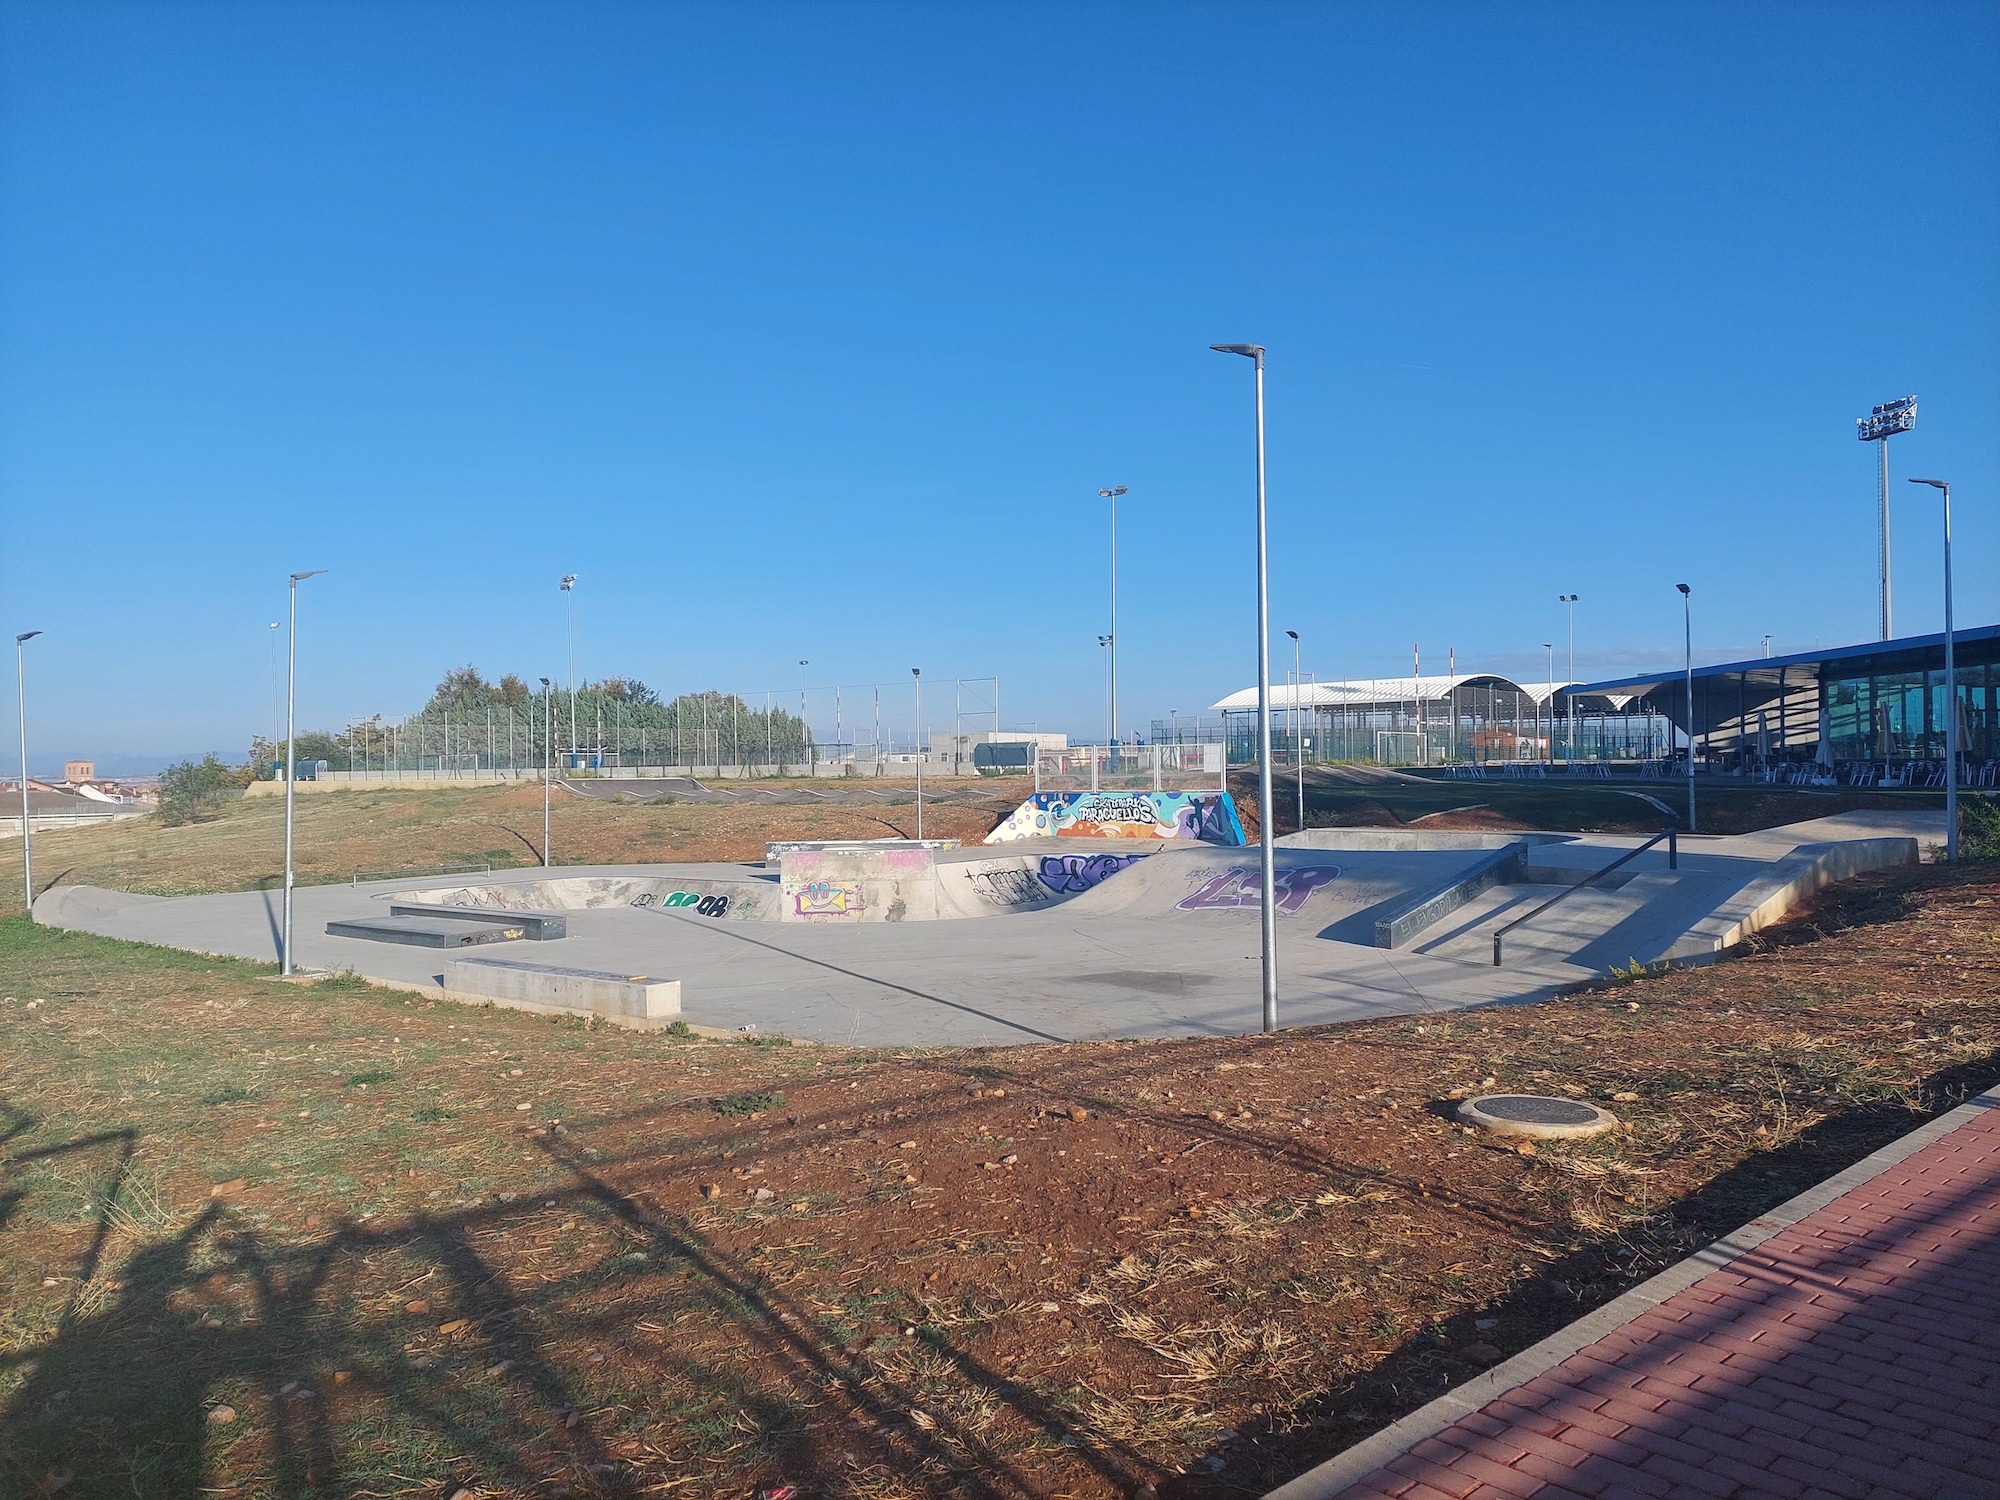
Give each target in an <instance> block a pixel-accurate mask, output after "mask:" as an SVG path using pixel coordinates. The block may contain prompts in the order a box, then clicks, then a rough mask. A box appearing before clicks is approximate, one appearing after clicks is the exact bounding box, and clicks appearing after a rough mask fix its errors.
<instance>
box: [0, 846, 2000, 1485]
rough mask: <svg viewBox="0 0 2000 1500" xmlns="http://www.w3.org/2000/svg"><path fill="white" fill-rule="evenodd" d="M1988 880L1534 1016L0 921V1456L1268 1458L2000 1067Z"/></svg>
mask: <svg viewBox="0 0 2000 1500" xmlns="http://www.w3.org/2000/svg"><path fill="white" fill-rule="evenodd" d="M1996 902H2000V874H1996V872H1994V871H1993V870H1991V869H1990V868H1989V869H1988V870H1987V871H1986V872H1984V873H1983V874H1982V873H1980V872H1978V871H1968V872H1965V873H1964V874H1963V875H1954V874H1953V873H1951V872H1946V871H1940V870H1935V869H1933V870H1927V871H1924V872H1920V873H1916V874H1910V875H1902V876H1897V877H1895V878H1889V879H1881V880H1876V881H1872V882H1869V883H1867V884H1864V885H1860V886H1857V887H1854V888H1850V889H1848V890H1845V891H1841V892H1837V893H1834V894H1833V895H1832V896H1830V897H1829V898H1828V899H1827V900H1826V901H1824V902H1822V904H1821V905H1820V906H1819V907H1818V908H1817V909H1816V910H1815V911H1814V912H1813V913H1812V914H1810V915H1809V916H1808V918H1807V919H1805V920H1804V921H1802V922H1799V923H1795V924H1793V925H1792V926H1791V927H1789V928H1787V929H1784V930H1781V931H1779V932H1777V933H1774V934H1771V935H1769V937H1768V940H1767V944H1766V947H1765V948H1764V950H1763V951H1761V952H1758V953H1755V954H1751V955H1747V956H1745V957H1743V958H1741V959H1739V960H1737V961H1734V962H1731V963H1728V964H1724V965H1720V966H1717V967H1715V968H1713V969H1707V970H1700V971H1690V972H1685V973H1679V974H1673V975H1670V976H1666V977H1663V978H1653V979H1642V980H1639V981H1636V982H1634V983H1631V984H1629V985H1623V986H1619V987H1616V988H1611V989H1607V990H1605V991H1602V992H1598V993H1593V994H1586V995H1579V996H1574V997H1571V998H1568V999H1565V1000H1561V1001H1556V1002H1551V1003H1549V1004H1546V1005H1541V1006H1509V1007H1500V1008H1496V1009H1493V1010H1486V1011H1476V1012H1458V1013H1454V1014H1451V1015H1448V1016H1434V1017H1422V1018H1402V1019H1395V1020H1387V1021H1380V1022H1370V1023H1364V1024H1359V1025H1353V1026H1345V1027H1331V1028H1323V1029H1320V1030H1316V1031H1307V1032H1293V1033H1286V1034H1283V1035H1280V1036H1278V1037H1276V1038H1271V1039H1263V1038H1256V1037H1246V1038H1221V1039H1208V1040H1194V1041H1178V1042H1162V1043H1150V1044H1125V1043H1103V1044H1088V1045H1077V1046H1068V1047H1022V1048H1008V1049H983V1050H979V1051H975V1052H970V1053H937V1054H894V1053H855V1052H846V1051H841V1050H838V1049H832V1048H815V1047H806V1046H769V1045H765V1046H750V1045H729V1044H720V1043H705V1042H701V1041H698V1040H692V1039H677V1038H671V1037H661V1036H635V1035H632V1034H628V1033H622V1032H606V1031H603V1030H595V1029H591V1028H589V1027H586V1026H583V1025H580V1024H576V1023H565V1024H556V1023H552V1022H549V1021H545V1020H538V1019H535V1018H532V1017H527V1016H522V1015H518V1014H514V1013H509V1012H499V1011H482V1010H471V1009H464V1008H459V1007H454V1006H449V1005H442V1004H436V1003H432V1002H427V1001H423V1000H420V999H417V998H415V997H410V996H404V995H400V994H397V993H395V992H389V991H379V990H370V989H366V988H365V987H360V986H355V985H350V984H344V983H340V982H330V983H322V984H318V985H308V986H293V985H279V984H277V983H274V982H273V981H272V980H271V979H270V978H269V977H268V971H267V970H264V969H260V968H259V967H257V966H255V965H250V964H244V963H228V962H218V961H214V960H209V959H202V958H196V957H193V956H191V955H185V954H179V953H173V952H166V951H162V950H149V949H143V948H137V947H134V946H131V945H125V944H118V943H113V942H109V941H106V940H103V939H98V938H93V937H89V936H85V935H75V934H62V933H56V932H50V931H46V930H41V929H31V928H29V927H28V926H27V925H26V924H25V923H22V922H20V921H18V920H9V921H6V922H0V970H4V973H5V974H6V976H7V978H6V980H5V981H4V983H0V991H4V993H0V1035H4V1036H5V1038H6V1041H5V1043H4V1048H5V1052H4V1056H0V1079H4V1082H0V1090H4V1092H0V1136H4V1137H5V1139H4V1144H0V1159H4V1171H5V1176H4V1180H0V1406H4V1421H5V1423H6V1431H7V1433H8V1439H7V1442H6V1444H5V1445H4V1446H0V1493H4V1494H10V1495H11V1494H33V1493H45V1494H49V1495H58V1496H62V1495H93V1496H94V1495H111V1494H121V1495H122V1494H131V1495H136V1496H141V1497H150V1496H162V1497H164V1496H185V1495H190V1494H193V1493H196V1492H197V1491H198V1490H203V1489H208V1490H212V1491H214V1492H217V1493H229V1494H233V1495H242V1496H246V1497H256V1496H272V1497H277V1496H295V1495H303V1494H311V1493H341V1494H353V1495H377V1496H385V1495H417V1496H438V1497H442V1496H445V1495H449V1494H450V1493H451V1492H452V1491H453V1490H454V1489H456V1488H457V1487H459V1486H461V1485H463V1486H467V1487H470V1488H472V1489H473V1492H474V1493H475V1494H479V1495H482V1496H485V1495H509V1496H520V1497H526V1496H530V1495H534V1496H538V1497H539V1496H549V1495H560V1494H565V1493H567V1494H570V1495H603V1496H638V1495H654V1494H664V1495H682V1494H685V1495H710V1494H731V1495H742V1494H747V1493H750V1492H752V1491H753V1490H754V1489H756V1488H757V1487H759V1486H764V1485H771V1484H777V1483H793V1484H798V1485H800V1486H801V1487H802V1488H803V1489H804V1490H805V1491H806V1492H807V1493H812V1494H822V1495H832V1496H854V1497H877V1496H880V1497H891V1496H931V1495H946V1494H964V1495H974V1496H994V1497H999V1496H1007V1497H1013V1496H1025V1495H1033V1494H1068V1495H1076V1496H1093V1497H1096V1496H1103V1497H1109V1496H1112V1495H1129V1494H1132V1493H1134V1492H1137V1491H1139V1490H1141V1489H1142V1488H1143V1487H1146V1486H1149V1485H1150V1486H1153V1487H1155V1488H1157V1489H1158V1490H1159V1492H1161V1493H1162V1494H1167V1495H1174V1496H1192V1495H1197V1494H1221V1493H1225V1492H1228V1493H1241V1492H1243V1491H1249V1490H1256V1489H1258V1488H1261V1487H1265V1486H1268V1484H1269V1483H1271V1482H1272V1481H1274V1480H1276V1479H1279V1478H1282V1477H1283V1476H1285V1475H1287V1474H1289V1473H1293V1472H1296V1471H1297V1470H1298V1469H1299V1468H1301V1467H1303V1466H1305V1465H1306V1464H1308V1463H1310V1462H1312V1461H1313V1460H1314V1459H1316V1458H1318V1457H1321V1456H1324V1455H1325V1454H1326V1453H1328V1452H1330V1451H1332V1450H1334V1449H1336V1448H1338V1447H1341V1446H1344V1445H1345V1444H1347V1443H1349V1442H1351V1441H1353V1440H1354V1439H1355V1438H1357V1437H1359V1436H1361V1435H1363V1434H1365V1433H1366V1432H1368V1431H1371V1430H1373V1429H1374V1428H1376V1427H1379V1426H1380V1425H1382V1424H1383V1423H1384V1422H1386V1421H1389V1420H1392V1419H1393V1418H1394V1417H1395V1416H1397V1415H1398V1414H1400V1413H1401V1412H1403V1411H1405V1410H1408V1409H1410V1408H1411V1407H1413V1406H1414V1405H1416V1404H1418V1403H1420V1402H1422V1401H1423V1400H1425V1399H1427V1398H1429V1397H1430V1396H1432V1395H1434V1394H1436V1393H1437V1392H1438V1391H1440V1390H1442V1389H1444V1388H1446V1387H1447V1386H1449V1385H1450V1384H1451V1383H1453V1382H1454V1381H1458V1380H1462V1379H1464V1378H1466V1377H1467V1376H1469V1375H1471V1374H1473V1373H1475V1371H1476V1369H1477V1368H1478V1367H1477V1366H1476V1365H1475V1364H1473V1363H1470V1362H1469V1361H1468V1359H1467V1358H1466V1357H1464V1356H1462V1355H1461V1353H1460V1352H1459V1351H1461V1350H1462V1349H1464V1348H1465V1347H1466V1346H1467V1345H1469V1344H1470V1343H1473V1342H1475V1341H1476V1342H1480V1343H1489V1342H1490V1343H1493V1344H1495V1345H1497V1346H1499V1347H1500V1348H1501V1349H1502V1351H1503V1352H1511V1351H1513V1350H1516V1349H1519V1348H1522V1347H1525V1346H1526V1345H1527V1344H1529V1343H1531V1342H1533V1341H1534V1340H1535V1339H1537V1338H1539V1337H1541V1336H1542V1335H1544V1334H1545V1333H1547V1332H1548V1331H1550V1330H1551V1329H1552V1328H1554V1327H1556V1326H1558V1325H1560V1324H1561V1323H1563V1322H1566V1321H1568V1320H1569V1319H1571V1318H1573V1317H1575V1316H1576V1315H1577V1314H1578V1313H1579V1312H1580V1311H1583V1310H1585V1309H1587V1308H1589V1307H1591V1306H1593V1305H1595V1304H1597V1303H1599V1302H1602V1301H1603V1300H1605V1299H1606V1298H1608V1297H1610V1296H1613V1295H1615V1294H1616V1293H1617V1292H1619V1291H1620V1290H1622V1289H1624V1288H1625V1287H1628V1286H1630V1285H1631V1284H1632V1283H1633V1281H1635V1280H1636V1279H1637V1278H1639V1277H1641V1276H1644V1275H1646V1274H1648V1273H1649V1272H1650V1271H1652V1270H1654V1269H1657V1268H1658V1267H1660V1266H1662V1265H1664V1264H1666V1263H1668V1262H1671V1261H1672V1260H1675V1259H1677V1258H1679V1257H1680V1256H1681V1255H1684V1254H1686V1253H1687V1252H1688V1251H1689V1250H1691V1249H1693V1248H1695V1247H1697V1246H1699V1245H1700V1244H1702V1243H1705V1242H1706V1241H1707V1240H1709V1239H1712V1238H1714V1237H1715V1236H1717V1235H1718V1234H1720V1233H1723V1232H1726V1231H1727V1230H1729V1229H1732V1228H1734V1227H1736V1226H1737V1225H1738V1224H1740V1223H1742V1222H1744V1221H1745V1220H1747V1219H1749V1218H1751V1217H1754V1216H1755V1215H1756V1214H1757V1213H1759V1212H1761V1211H1762V1210H1763V1209H1764V1208H1766V1207H1768V1206H1770V1205H1771V1204H1773V1203H1775V1202H1778V1201H1781V1200H1782V1199H1783V1198H1785V1197H1788V1196H1790V1195H1791V1194H1792V1193H1794V1192H1796V1191H1799V1190H1800V1189H1802V1188H1803V1187H1805V1186H1807V1185H1809V1184H1810V1183H1812V1182H1816V1181H1819V1180H1821V1179H1823V1178H1824V1177H1826V1176H1827V1175H1829V1174H1830V1173H1832V1172H1833V1171H1835V1170H1837V1169H1838V1168H1839V1167H1841V1166H1843V1165H1845V1164H1846V1163H1848V1162H1850V1161H1852V1160H1855V1159H1856V1158H1858V1157H1859V1156H1861V1155H1863V1154H1865V1153H1866V1152H1867V1151H1868V1150H1871V1149H1873V1148H1874V1147H1875V1146H1877V1145H1879V1144H1881V1143H1882V1142H1884V1141H1885V1140H1888V1139H1890V1138H1892V1137H1893V1136H1895V1135H1897V1134H1900V1133H1901V1132H1902V1131H1904V1130H1906V1129H1908V1128H1909V1127H1910V1126H1911V1125H1913V1124H1914V1123H1916V1122H1918V1121H1920V1120H1921V1119H1923V1118H1925V1117H1926V1116H1928V1115H1929V1114H1931V1113H1934V1112H1935V1111H1937V1110H1939V1109H1941V1108H1944V1107H1946V1106H1948V1105H1949V1104H1951V1103H1953V1102H1955V1101H1956V1100H1957V1099H1958V1098H1960V1097H1963V1095H1964V1094H1965V1093H1966V1092H1967V1091H1969V1090H1972V1089H1975V1088H1978V1087H1983V1086H1985V1085H1986V1084H1988V1083H1990V1082H1991V1081H1992V1080H1993V1079H1994V1077H1995V1076H1996V1073H2000V1068H1996V1056H1995V1054H1996V1047H2000V924H1996V923H1995V922H1994V920H1993V917H1994V914H1995V909H1996ZM1487 1077H1493V1078H1494V1079H1496V1081H1497V1085H1498V1086H1499V1087H1501V1088H1527V1087H1534V1088H1538V1089H1540V1090H1543V1091H1547V1092H1556V1093H1572V1094H1576V1095H1578V1096H1583V1097H1590V1098H1595V1099H1601V1100H1606V1101H1610V1100H1614V1099H1618V1096H1620V1095H1636V1096H1637V1097H1636V1098H1630V1099H1618V1102H1616V1103H1615V1104H1613V1106H1612V1107H1613V1108H1615V1109H1616V1110H1617V1111H1618V1112H1619V1113H1620V1115H1621V1116H1623V1117H1624V1118H1625V1120H1626V1121H1627V1124H1628V1126H1629V1128H1628V1129H1626V1130H1624V1131H1621V1132H1618V1133H1615V1134H1613V1135H1609V1136H1603V1137H1598V1138H1596V1139H1594V1140H1591V1141H1586V1142H1576V1143H1570V1144H1565V1145H1561V1146H1548V1147H1544V1148H1543V1149H1541V1150H1539V1151H1538V1152H1537V1153H1536V1154H1534V1155H1522V1154H1519V1153H1517V1152H1515V1151H1512V1150H1508V1149H1504V1148H1503V1147H1501V1146H1500V1145H1499V1144H1498V1143H1496V1142H1494V1141H1492V1140H1490V1139H1488V1138H1485V1137H1478V1136H1471V1135H1467V1134H1466V1133H1465V1132H1464V1131H1463V1130H1462V1129H1461V1128H1459V1127H1458V1126H1457V1125H1456V1124H1455V1123H1454V1122H1453V1121H1452V1120H1451V1119H1449V1118H1448V1116H1447V1110H1446V1108H1445V1101H1446V1100H1447V1099H1448V1097H1449V1095H1450V1094H1451V1093H1452V1092H1453V1091H1454V1090H1460V1089H1463V1088H1464V1087H1466V1086H1468V1085H1477V1084H1479V1083H1480V1082H1481V1080H1483V1079H1484V1078H1487ZM995 1085H999V1086H1003V1087H1004V1089H1005V1093H1004V1096H1001V1097H996V1096H995V1094H994V1086H995ZM780 1093H781V1094H783V1095H784V1097H785V1100H786V1103H785V1104H784V1105H783V1106H782V1107H781V1108H782V1112H779V1111H777V1110H773V1111H769V1112H763V1111H760V1112H759V1118H755V1119H752V1118H751V1117H750V1116H748V1115H743V1116H732V1115H727V1114H723V1113H721V1112H719V1111H718V1110H716V1109H715V1108H714V1107H713V1103H712V1101H714V1100H716V1099H724V1098H730V1097H734V1096H746V1095H752V1094H780ZM519 1104H527V1105H528V1106H529V1108H528V1109H526V1110H520V1109H517V1108H516V1106H517V1105H519ZM1076 1107H1081V1108H1082V1109H1083V1110H1084V1111H1086V1114H1087V1117H1086V1118H1085V1119H1083V1120H1077V1119H1074V1118H1072V1114H1071V1111H1072V1109H1073V1108H1076ZM1212 1112H1213V1113H1220V1114H1221V1115H1222V1116H1223V1118H1222V1120H1221V1121H1220V1122H1218V1121H1216V1120H1214V1119H1211V1118H1210V1116H1211V1113H1212ZM911 1143H914V1144H911ZM1002 1156H1012V1157H1014V1158H1015V1159H1016V1161H1015V1164H1014V1165H1012V1166H1011V1167H1006V1166H1003V1167H1000V1168H996V1169H988V1168H986V1167H985V1166H984V1165H983V1163H984V1162H987V1161H996V1160H998V1159H999V1158H1000V1157H1002ZM912 1178H913V1179H915V1180H914V1181H910V1180H908V1179H912ZM709 1184H713V1185H715V1186H716V1187H718V1188H719V1189H720V1196H718V1197H713V1198H711V1197H707V1196H704V1194H703V1191H702V1190H703V1188H704V1186H705V1185H709ZM760 1187H768V1188H769V1189H770V1190H771V1193H772V1196H771V1197H770V1198H769V1199H765V1200H760V1199H758V1198H757V1197H756V1196H755V1194H756V1192H757V1190H758V1188H760ZM302 1392H310V1393H311V1394H310V1395H306V1394H302ZM218 1405H227V1406H229V1407H231V1408H233V1410H234V1412H235V1418H234V1420H233V1421H230V1422H226V1423H217V1422H211V1421H210V1420H209V1418H208V1415H207V1414H208V1413H209V1411H211V1410H212V1409H213V1408H215V1407H216V1406H218Z"/></svg>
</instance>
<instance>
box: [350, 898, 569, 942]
mask: <svg viewBox="0 0 2000 1500" xmlns="http://www.w3.org/2000/svg"><path fill="white" fill-rule="evenodd" d="M389 915H390V916H392V917H435V918H437V919H438V920H440V921H449V922H483V923H485V924H486V925H487V926H489V927H490V926H493V925H495V924H496V923H497V924H499V925H501V926H504V927H518V928H520V929H521V936H522V937H524V938H527V939H528V940H529V941H531V942H536V943H548V942H553V941H555V940H556V939H557V938H561V937H568V936H569V918H567V917H566V916H564V915H563V914H562V913H561V912H559V911H528V910H520V911H516V910H513V909H506V910H501V909H498V908H495V907H491V906H443V905H439V904H437V903H434V902H429V901H391V902H390V903H389Z"/></svg>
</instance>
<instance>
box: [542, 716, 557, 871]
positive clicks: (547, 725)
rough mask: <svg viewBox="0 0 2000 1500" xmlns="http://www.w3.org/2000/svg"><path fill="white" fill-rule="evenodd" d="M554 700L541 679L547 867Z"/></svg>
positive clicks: (544, 865)
mask: <svg viewBox="0 0 2000 1500" xmlns="http://www.w3.org/2000/svg"><path fill="white" fill-rule="evenodd" d="M555 712H556V709H555V700H554V699H553V698H552V697H551V696H550V692H549V680H548V678H546V677H544V678H543V679H542V868H543V869H544V870H546V869H547V868H548V867H549V767H550V765H551V764H553V762H554V758H555V753H556V747H555V744H554V739H555V732H556V726H555Z"/></svg>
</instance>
